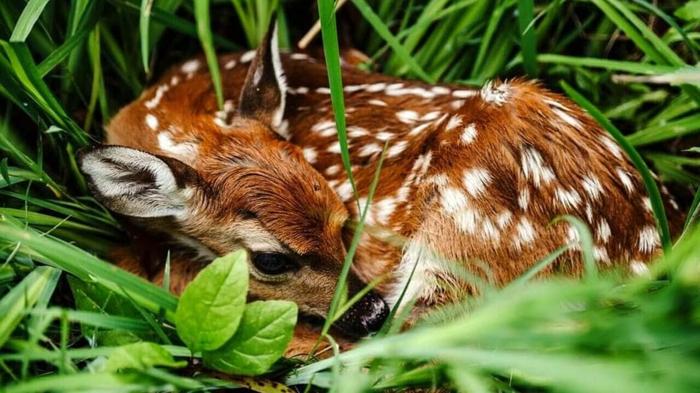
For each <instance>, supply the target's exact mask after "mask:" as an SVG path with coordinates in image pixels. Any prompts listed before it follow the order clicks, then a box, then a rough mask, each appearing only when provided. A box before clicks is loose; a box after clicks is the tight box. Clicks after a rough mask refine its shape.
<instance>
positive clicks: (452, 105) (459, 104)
mask: <svg viewBox="0 0 700 393" xmlns="http://www.w3.org/2000/svg"><path fill="white" fill-rule="evenodd" d="M463 106H464V100H455V101H452V102H450V108H452V109H455V110H457V109H460V108H462V107H463Z"/></svg>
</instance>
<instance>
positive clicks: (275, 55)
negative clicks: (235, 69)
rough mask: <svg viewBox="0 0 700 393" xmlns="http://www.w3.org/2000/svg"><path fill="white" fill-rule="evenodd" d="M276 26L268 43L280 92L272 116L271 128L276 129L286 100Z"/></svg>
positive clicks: (282, 114) (276, 24) (285, 79)
mask: <svg viewBox="0 0 700 393" xmlns="http://www.w3.org/2000/svg"><path fill="white" fill-rule="evenodd" d="M277 26H278V23H277V22H275V27H274V29H273V30H272V40H271V43H270V50H271V51H272V66H273V68H274V69H275V79H276V80H277V86H278V87H279V90H280V105H279V107H278V108H277V109H276V110H275V112H274V113H273V114H272V127H273V128H275V129H277V128H278V127H279V126H280V124H282V117H283V116H284V108H285V105H286V104H285V102H286V98H287V78H285V76H284V69H282V61H281V60H280V47H279V40H278V38H277V30H278V29H277Z"/></svg>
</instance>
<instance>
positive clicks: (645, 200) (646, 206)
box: [642, 197, 654, 213]
mask: <svg viewBox="0 0 700 393" xmlns="http://www.w3.org/2000/svg"><path fill="white" fill-rule="evenodd" d="M642 205H643V206H644V210H646V211H648V212H649V213H652V212H653V211H654V209H652V207H651V199H649V197H643V198H642Z"/></svg>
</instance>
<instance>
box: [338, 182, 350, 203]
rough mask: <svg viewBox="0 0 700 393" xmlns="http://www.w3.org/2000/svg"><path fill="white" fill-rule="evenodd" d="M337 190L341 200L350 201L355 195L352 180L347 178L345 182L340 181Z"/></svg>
mask: <svg viewBox="0 0 700 393" xmlns="http://www.w3.org/2000/svg"><path fill="white" fill-rule="evenodd" d="M335 192H336V193H337V194H338V196H339V197H340V200H341V201H343V202H347V201H349V200H350V199H351V198H352V195H353V193H352V185H351V184H350V180H345V181H344V182H342V183H340V184H339V185H338V186H337V187H335Z"/></svg>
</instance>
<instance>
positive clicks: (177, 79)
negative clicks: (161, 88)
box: [170, 75, 180, 86]
mask: <svg viewBox="0 0 700 393" xmlns="http://www.w3.org/2000/svg"><path fill="white" fill-rule="evenodd" d="M178 83H180V77H179V76H177V75H173V77H172V78H170V86H177V84H178Z"/></svg>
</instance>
